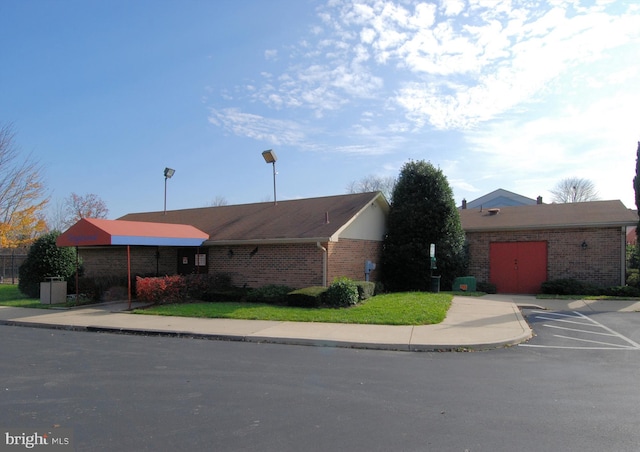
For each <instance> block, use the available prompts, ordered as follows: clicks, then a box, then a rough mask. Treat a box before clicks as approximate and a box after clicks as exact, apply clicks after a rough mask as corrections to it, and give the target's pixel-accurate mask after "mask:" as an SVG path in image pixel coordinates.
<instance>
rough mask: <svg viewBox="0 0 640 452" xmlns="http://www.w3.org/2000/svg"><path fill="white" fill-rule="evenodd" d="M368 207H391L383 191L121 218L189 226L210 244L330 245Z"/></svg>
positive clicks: (150, 213) (139, 214) (142, 213)
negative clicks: (205, 235)
mask: <svg viewBox="0 0 640 452" xmlns="http://www.w3.org/2000/svg"><path fill="white" fill-rule="evenodd" d="M370 203H376V204H377V205H379V206H381V207H382V208H383V209H387V210H388V208H389V205H388V203H387V202H386V200H385V199H384V196H383V195H382V194H381V193H380V192H370V193H356V194H348V195H337V196H326V197H321V198H307V199H296V200H288V201H278V202H277V204H274V203H273V202H263V203H254V204H238V205H231V206H216V207H203V208H196V209H183V210H173V211H167V212H166V214H165V213H164V212H141V213H131V214H128V215H125V216H123V217H121V218H120V219H121V220H127V221H131V220H133V221H141V222H147V221H149V222H157V223H182V224H190V225H193V226H195V227H196V228H198V229H200V230H202V231H205V232H206V233H208V234H209V243H210V244H214V243H231V242H234V243H235V242H245V243H246V242H265V241H327V240H332V239H335V238H337V236H338V235H339V233H340V231H341V230H342V229H343V228H344V227H345V225H347V224H349V223H350V222H352V221H353V219H354V218H355V217H356V216H357V215H359V214H360V212H362V211H363V209H364V208H365V207H367V206H368V205H369V204H370Z"/></svg>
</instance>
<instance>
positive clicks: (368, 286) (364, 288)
mask: <svg viewBox="0 0 640 452" xmlns="http://www.w3.org/2000/svg"><path fill="white" fill-rule="evenodd" d="M355 283H356V285H357V286H358V298H359V299H360V301H362V300H366V299H367V298H371V297H373V296H374V295H375V293H376V283H374V282H371V281H355Z"/></svg>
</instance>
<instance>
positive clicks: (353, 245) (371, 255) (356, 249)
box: [327, 239, 382, 284]
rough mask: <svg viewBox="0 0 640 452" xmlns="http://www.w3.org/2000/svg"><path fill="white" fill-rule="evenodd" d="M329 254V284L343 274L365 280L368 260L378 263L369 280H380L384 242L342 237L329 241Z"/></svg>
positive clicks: (357, 279)
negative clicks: (365, 267)
mask: <svg viewBox="0 0 640 452" xmlns="http://www.w3.org/2000/svg"><path fill="white" fill-rule="evenodd" d="M328 254H329V265H328V271H327V284H331V282H332V281H333V280H334V279H335V278H339V277H341V276H346V277H347V278H351V279H354V280H356V281H364V279H365V275H364V263H365V261H367V260H370V261H371V262H373V263H375V264H376V269H375V270H373V271H372V272H371V273H370V275H369V281H374V282H375V281H378V280H379V275H380V257H381V255H382V242H377V241H372V240H353V239H340V240H339V241H338V242H331V243H329V248H328Z"/></svg>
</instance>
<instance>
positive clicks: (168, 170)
mask: <svg viewBox="0 0 640 452" xmlns="http://www.w3.org/2000/svg"><path fill="white" fill-rule="evenodd" d="M175 172H176V170H174V169H172V168H165V169H164V215H166V214H167V179H171V176H173V175H174V174H175Z"/></svg>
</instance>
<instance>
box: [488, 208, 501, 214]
mask: <svg viewBox="0 0 640 452" xmlns="http://www.w3.org/2000/svg"><path fill="white" fill-rule="evenodd" d="M487 212H489V215H498V214H499V213H500V209H487Z"/></svg>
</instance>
